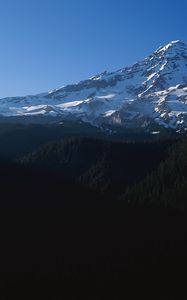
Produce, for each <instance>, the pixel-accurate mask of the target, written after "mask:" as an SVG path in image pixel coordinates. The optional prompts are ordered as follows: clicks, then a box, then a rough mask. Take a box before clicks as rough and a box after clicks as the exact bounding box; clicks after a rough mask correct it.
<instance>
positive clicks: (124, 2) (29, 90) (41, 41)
mask: <svg viewBox="0 0 187 300" xmlns="http://www.w3.org/2000/svg"><path fill="white" fill-rule="evenodd" d="M176 39H181V40H183V41H185V42H187V1H186V0H178V1H175V0H157V1H155V0H154V1H152V0H0V97H5V96H15V95H25V94H35V93H38V92H43V91H48V90H50V89H53V88H57V87H59V86H62V85H65V84H68V83H74V82H77V81H80V80H82V79H86V78H88V77H91V76H92V75H94V74H97V73H99V72H102V71H104V70H108V71H112V70H115V69H118V68H121V67H124V66H126V65H131V64H132V63H134V62H135V61H137V60H139V59H142V58H144V57H145V56H147V55H148V54H150V53H151V52H152V51H153V50H155V49H156V48H158V47H159V46H160V45H162V44H166V43H168V42H170V41H171V40H176Z"/></svg>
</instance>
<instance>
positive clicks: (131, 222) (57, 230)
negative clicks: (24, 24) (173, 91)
mask: <svg viewBox="0 0 187 300" xmlns="http://www.w3.org/2000/svg"><path fill="white" fill-rule="evenodd" d="M47 142H48V143H47V144H46V145H42V146H41V145H39V144H38V146H37V148H35V149H34V150H35V151H33V149H32V152H30V153H28V151H26V154H25V153H24V155H22V154H23V153H20V155H19V156H18V155H16V156H14V157H13V156H11V160H8V157H7V160H6V161H5V159H3V158H2V159H1V162H0V222H1V223H0V224H1V227H0V228H1V229H0V235H1V248H0V270H1V272H0V286H1V288H0V293H1V296H2V298H3V297H4V299H7V298H8V297H9V296H8V293H10V290H11V291H12V293H13V295H15V294H16V293H17V291H19V296H20V297H23V299H33V297H34V298H35V299H43V298H45V299H62V297H65V299H76V298H77V295H81V297H82V298H83V297H84V298H85V299H103V298H104V299H105V298H107V299H124V297H125V296H127V297H128V299H130V298H129V292H130V295H131V298H132V299H134V298H136V297H137V294H138V295H139V294H140V293H141V291H143V292H144V295H145V297H146V295H147V296H148V297H149V298H150V295H151V299H172V298H171V297H173V296H174V295H175V298H176V297H178V298H180V299H182V296H179V294H180V293H181V294H182V295H183V292H182V291H183V290H182V288H180V291H179V289H178V282H180V284H181V283H182V279H184V278H185V277H183V275H182V274H183V273H184V272H185V270H186V267H187V257H186V252H187V239H186V237H187V224H186V216H187V212H186V195H187V194H186V182H187V169H186V166H187V155H186V154H187V142H186V139H185V138H183V139H180V140H179V139H167V140H164V139H163V140H157V141H156V140H155V141H141V142H132V141H131V142H130V141H128V142H127V141H119V140H118V141H117V140H115V139H112V140H109V139H101V138H96V137H95V136H94V137H92V138H88V137H78V136H76V137H72V138H69V137H68V138H66V137H64V138H63V139H60V140H56V141H52V142H49V140H48V141H47ZM32 147H33V146H32ZM13 158H14V160H13ZM171 285H172V288H171ZM23 287H24V288H26V292H24V288H23ZM134 287H136V288H134ZM35 288H41V293H39V292H38V294H37V295H36V294H34V295H33V291H34V289H35ZM163 290H164V291H165V292H162V293H165V294H164V295H167V296H168V295H170V298H166V297H164V296H163V298H161V291H163ZM153 291H154V292H153ZM65 294H66V295H65ZM157 294H158V295H157ZM162 295H163V294H162ZM10 299H12V295H10ZM136 299H137V298H136Z"/></svg>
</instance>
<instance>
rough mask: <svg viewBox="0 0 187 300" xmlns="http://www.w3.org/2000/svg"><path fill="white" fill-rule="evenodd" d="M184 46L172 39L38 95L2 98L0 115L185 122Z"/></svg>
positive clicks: (99, 122)
mask: <svg viewBox="0 0 187 300" xmlns="http://www.w3.org/2000/svg"><path fill="white" fill-rule="evenodd" d="M186 104H187V46H186V45H185V44H184V43H183V42H181V41H173V42H171V43H169V44H168V45H166V46H164V47H160V48H159V49H158V50H156V51H155V52H154V53H153V54H151V55H150V56H148V57H147V58H145V59H144V60H142V61H140V62H137V63H136V64H134V65H133V66H132V67H126V68H123V69H121V70H118V71H116V72H112V73H107V72H104V73H102V74H99V75H96V76H94V77H92V78H90V79H88V80H85V81H81V82H80V83H78V84H74V85H68V86H65V87H62V88H59V89H56V90H53V91H51V92H49V93H45V94H40V95H36V96H27V97H15V98H5V99H1V100H0V115H1V117H2V118H3V120H4V119H6V118H7V117H19V120H21V119H20V117H22V120H25V119H27V120H30V122H33V120H34V119H37V120H38V122H41V120H45V122H49V121H51V120H52V121H55V122H60V120H62V119H73V120H77V119H78V120H80V119H81V120H82V121H84V122H88V123H91V124H92V125H94V126H99V127H101V126H103V125H104V124H105V126H108V125H110V126H111V125H112V126H114V125H115V126H116V125H117V126H122V127H125V128H137V127H142V128H145V129H150V128H151V129H153V128H154V129H155V128H159V126H164V127H165V128H172V129H175V130H185V129H186V127H187V105H186Z"/></svg>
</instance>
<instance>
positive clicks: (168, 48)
mask: <svg viewBox="0 0 187 300" xmlns="http://www.w3.org/2000/svg"><path fill="white" fill-rule="evenodd" d="M184 51H187V46H186V44H185V43H184V42H182V41H180V40H176V41H171V42H170V43H169V44H166V45H165V46H160V47H159V48H158V49H157V50H156V51H155V53H156V54H161V55H162V54H164V53H166V52H170V53H171V54H172V53H174V52H175V53H176V52H177V53H179V52H180V53H181V52H184Z"/></svg>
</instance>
